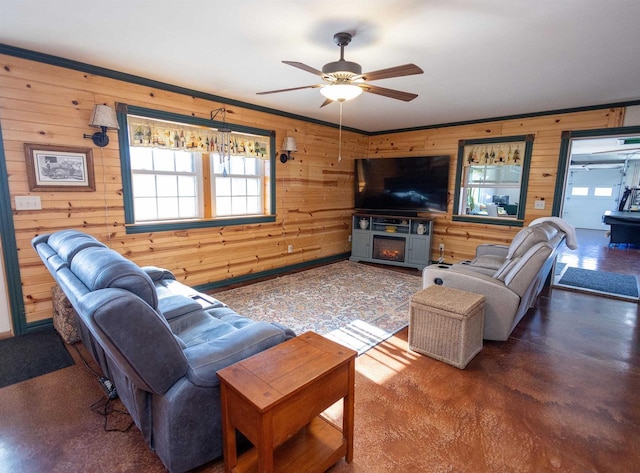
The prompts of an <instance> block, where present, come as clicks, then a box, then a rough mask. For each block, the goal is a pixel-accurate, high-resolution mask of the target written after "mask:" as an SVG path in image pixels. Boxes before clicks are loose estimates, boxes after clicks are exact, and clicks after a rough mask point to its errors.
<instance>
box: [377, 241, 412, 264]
mask: <svg viewBox="0 0 640 473" xmlns="http://www.w3.org/2000/svg"><path fill="white" fill-rule="evenodd" d="M405 245H406V240H405V239H404V238H402V237H392V236H384V235H374V236H373V258H374V259H382V260H387V261H398V262H400V263H402V262H404V253H405Z"/></svg>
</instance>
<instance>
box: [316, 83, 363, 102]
mask: <svg viewBox="0 0 640 473" xmlns="http://www.w3.org/2000/svg"><path fill="white" fill-rule="evenodd" d="M320 93H321V94H322V95H324V96H325V97H326V98H328V99H329V100H334V101H338V102H344V101H346V100H351V99H355V98H356V97H357V96H358V95H360V94H361V93H362V89H361V88H360V87H358V86H357V85H352V84H332V85H326V86H324V87H323V88H321V89H320Z"/></svg>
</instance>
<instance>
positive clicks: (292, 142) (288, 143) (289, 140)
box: [282, 136, 298, 151]
mask: <svg viewBox="0 0 640 473" xmlns="http://www.w3.org/2000/svg"><path fill="white" fill-rule="evenodd" d="M282 151H298V148H297V147H296V139H295V138H294V137H293V136H287V137H286V138H285V139H284V142H283V143H282Z"/></svg>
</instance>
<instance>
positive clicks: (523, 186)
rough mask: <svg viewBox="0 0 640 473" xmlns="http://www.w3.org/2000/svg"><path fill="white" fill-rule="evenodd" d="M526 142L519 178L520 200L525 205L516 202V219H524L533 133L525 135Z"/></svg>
mask: <svg viewBox="0 0 640 473" xmlns="http://www.w3.org/2000/svg"><path fill="white" fill-rule="evenodd" d="M525 139H526V144H525V146H524V159H523V160H522V179H521V180H520V202H524V203H525V205H520V204H518V215H517V216H516V217H517V218H518V220H524V213H525V210H526V208H525V207H526V202H527V191H528V190H529V170H530V169H531V154H532V152H533V140H534V135H527V136H526V137H525Z"/></svg>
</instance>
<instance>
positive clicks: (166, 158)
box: [153, 148, 175, 171]
mask: <svg viewBox="0 0 640 473" xmlns="http://www.w3.org/2000/svg"><path fill="white" fill-rule="evenodd" d="M153 164H154V169H155V170H156V171H174V170H175V165H174V162H173V151H171V150H170V149H158V148H154V149H153Z"/></svg>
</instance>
